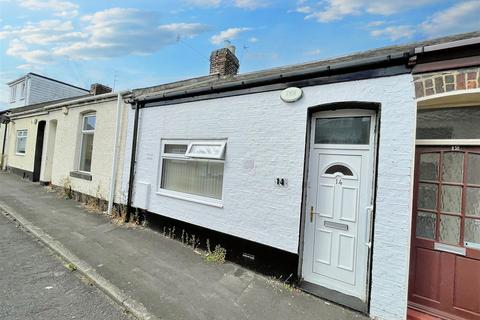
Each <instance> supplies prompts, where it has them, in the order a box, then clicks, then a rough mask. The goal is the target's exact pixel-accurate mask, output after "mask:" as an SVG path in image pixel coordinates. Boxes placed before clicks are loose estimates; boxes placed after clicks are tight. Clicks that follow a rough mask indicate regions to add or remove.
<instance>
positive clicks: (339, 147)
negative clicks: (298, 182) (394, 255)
mask: <svg viewBox="0 0 480 320" xmlns="http://www.w3.org/2000/svg"><path fill="white" fill-rule="evenodd" d="M374 128H375V114H374V113H373V112H370V111H365V110H363V111H351V110H350V111H334V112H328V113H318V114H315V115H314V116H313V117H312V135H311V137H312V138H311V145H310V159H309V174H308V183H307V202H306V210H305V212H306V217H305V232H304V251H303V264H302V275H303V280H304V281H307V282H308V283H311V284H314V285H318V286H321V287H324V288H327V289H330V290H333V291H335V292H339V293H341V294H345V295H348V296H352V297H354V298H358V299H360V300H361V301H363V302H366V299H367V269H368V267H367V266H368V254H369V247H370V244H369V238H370V227H369V226H370V215H371V205H372V182H373V168H374V166H373V149H374V148H373V146H374V140H375V139H374ZM326 298H329V297H326Z"/></svg>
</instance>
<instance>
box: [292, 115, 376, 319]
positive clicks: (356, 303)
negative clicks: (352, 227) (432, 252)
mask: <svg viewBox="0 0 480 320" xmlns="http://www.w3.org/2000/svg"><path fill="white" fill-rule="evenodd" d="M352 116H370V117H371V125H370V140H369V144H368V145H345V144H315V143H314V137H315V121H316V119H318V118H336V117H352ZM377 120H378V119H377V112H376V110H371V109H338V110H335V111H317V112H314V113H312V114H311V117H310V119H309V121H310V138H309V139H307V141H308V144H309V145H307V146H306V147H307V148H308V149H307V150H309V152H308V155H307V157H306V160H307V161H308V163H307V168H306V171H305V172H306V175H305V177H306V180H307V181H306V182H307V183H306V185H305V198H304V199H305V201H304V207H303V212H304V215H303V223H302V230H301V235H302V238H301V242H302V243H303V248H302V249H303V250H302V252H301V255H300V264H301V265H300V271H301V273H302V274H301V279H302V287H303V288H304V289H305V290H307V291H310V292H312V293H314V294H317V295H320V296H322V297H324V298H327V299H330V300H333V301H336V302H338V303H340V304H344V305H347V306H349V307H351V308H354V309H357V310H360V311H363V312H367V311H368V300H369V287H370V286H369V280H370V260H371V238H372V236H371V233H372V226H373V205H374V195H375V192H374V188H375V174H376V172H375V171H376V170H375V165H376V153H377V152H376V146H377V132H378V130H377ZM319 149H322V150H326V151H327V150H328V151H338V152H339V153H346V152H348V151H349V150H350V151H352V152H353V153H354V152H355V151H356V152H357V153H359V152H361V151H363V152H366V154H368V156H367V159H366V167H367V170H368V171H369V172H370V174H367V176H366V177H363V178H362V179H363V180H365V181H363V183H362V185H363V186H362V188H363V189H364V190H367V192H368V194H367V197H366V199H369V200H368V201H367V202H368V204H369V205H368V206H367V208H366V212H365V214H364V215H362V216H363V219H362V221H359V222H358V224H359V226H360V228H362V229H359V230H358V233H357V235H358V240H359V245H362V246H364V247H363V248H362V250H360V251H361V252H363V253H364V258H363V259H362V277H361V279H362V280H361V281H362V282H363V285H364V287H362V290H363V292H362V293H361V294H360V295H357V297H353V296H350V295H349V294H348V293H342V292H338V291H335V290H334V289H331V288H324V287H321V286H319V285H317V284H315V283H310V282H308V281H305V280H304V279H303V264H304V262H305V253H306V252H305V247H306V243H304V242H305V241H306V228H307V223H308V217H307V216H308V215H309V209H308V208H310V206H311V203H312V200H311V199H310V198H309V192H308V184H309V183H310V181H308V180H309V178H310V179H312V178H311V177H313V176H312V162H311V156H312V154H313V151H314V150H319ZM315 171H316V170H315ZM368 171H367V172H368ZM310 197H311V196H310ZM362 210H363V209H361V208H360V209H359V214H361V213H363V212H362ZM307 247H308V245H307ZM357 248H359V247H357ZM358 251H359V250H358V249H357V252H358Z"/></svg>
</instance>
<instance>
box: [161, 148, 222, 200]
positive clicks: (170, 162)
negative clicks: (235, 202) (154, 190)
mask: <svg viewBox="0 0 480 320" xmlns="http://www.w3.org/2000/svg"><path fill="white" fill-rule="evenodd" d="M225 148H226V140H162V151H161V170H160V185H159V189H158V193H159V194H162V195H166V196H171V197H175V198H180V199H185V200H190V201H194V202H199V203H204V204H209V205H214V206H219V207H221V206H222V197H223V171H224V164H225Z"/></svg>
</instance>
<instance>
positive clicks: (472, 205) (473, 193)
mask: <svg viewBox="0 0 480 320" xmlns="http://www.w3.org/2000/svg"><path fill="white" fill-rule="evenodd" d="M465 214H466V215H467V216H475V217H480V188H467V200H466V204H465Z"/></svg>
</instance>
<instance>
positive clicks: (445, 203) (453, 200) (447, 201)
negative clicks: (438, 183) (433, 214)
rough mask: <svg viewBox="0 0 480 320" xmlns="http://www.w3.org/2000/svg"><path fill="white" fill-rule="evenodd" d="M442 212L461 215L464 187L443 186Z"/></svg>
mask: <svg viewBox="0 0 480 320" xmlns="http://www.w3.org/2000/svg"><path fill="white" fill-rule="evenodd" d="M441 200H442V211H443V212H452V213H460V212H461V210H462V187H459V186H448V185H442V199H441Z"/></svg>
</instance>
